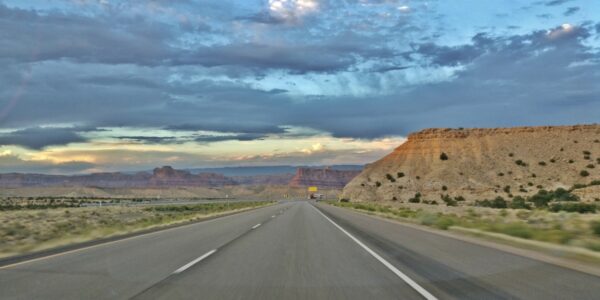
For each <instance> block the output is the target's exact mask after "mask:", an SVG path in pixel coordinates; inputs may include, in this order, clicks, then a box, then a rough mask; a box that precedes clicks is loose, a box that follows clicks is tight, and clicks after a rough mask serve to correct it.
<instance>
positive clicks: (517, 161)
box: [515, 159, 527, 167]
mask: <svg viewBox="0 0 600 300" xmlns="http://www.w3.org/2000/svg"><path fill="white" fill-rule="evenodd" d="M515 164H517V166H521V167H526V166H527V163H526V162H524V161H523V160H521V159H517V160H515Z"/></svg>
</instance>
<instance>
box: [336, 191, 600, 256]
mask: <svg viewBox="0 0 600 300" xmlns="http://www.w3.org/2000/svg"><path fill="white" fill-rule="evenodd" d="M513 201H514V200H513ZM494 202H500V201H499V200H498V199H495V200H493V201H492V203H494ZM518 202H519V203H521V204H519V205H527V202H525V201H524V200H518ZM329 204H331V205H335V206H338V207H346V208H351V209H356V210H360V211H364V212H367V213H372V214H377V215H381V216H384V217H387V218H392V219H398V220H402V221H406V222H410V223H416V224H421V225H425V226H430V227H434V228H438V229H442V230H447V229H449V228H451V227H458V228H468V229H476V230H479V231H483V232H491V233H500V234H505V235H509V236H513V237H518V238H523V239H528V240H535V241H541V242H548V243H553V244H559V245H568V246H574V247H580V248H586V249H589V250H593V251H599V252H600V221H599V220H598V218H597V215H592V214H580V213H572V212H567V211H564V210H567V209H558V210H555V209H550V211H548V210H546V209H520V208H519V209H506V207H505V208H503V209H489V208H483V207H471V208H465V207H462V208H458V207H456V208H455V207H452V208H450V207H448V208H438V210H437V211H435V210H433V209H427V208H418V209H415V208H412V207H405V206H402V205H401V204H397V203H390V204H378V203H364V202H348V201H343V202H329ZM505 204H506V205H511V204H508V203H504V204H495V205H497V206H498V207H503V206H504V205H505ZM561 205H567V204H561ZM431 208H434V207H431ZM563 208H564V207H563ZM559 210H561V211H559ZM554 211H559V212H554Z"/></svg>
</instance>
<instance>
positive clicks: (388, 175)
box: [385, 173, 396, 182]
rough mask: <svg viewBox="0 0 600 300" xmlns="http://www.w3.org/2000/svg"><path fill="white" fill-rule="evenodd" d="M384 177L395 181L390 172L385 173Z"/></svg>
mask: <svg viewBox="0 0 600 300" xmlns="http://www.w3.org/2000/svg"><path fill="white" fill-rule="evenodd" d="M385 178H387V180H389V181H390V182H396V179H395V178H394V176H392V174H389V173H388V174H385Z"/></svg>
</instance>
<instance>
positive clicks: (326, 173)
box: [290, 168, 360, 188]
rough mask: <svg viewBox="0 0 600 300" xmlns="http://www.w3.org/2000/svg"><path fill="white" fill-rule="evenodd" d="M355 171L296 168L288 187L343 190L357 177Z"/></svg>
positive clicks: (357, 172)
mask: <svg viewBox="0 0 600 300" xmlns="http://www.w3.org/2000/svg"><path fill="white" fill-rule="evenodd" d="M359 173H360V171H356V170H333V169H330V168H324V169H314V168H298V169H297V170H296V175H295V176H294V177H293V178H292V180H291V181H290V186H293V187H302V186H304V187H305V186H317V187H321V188H343V187H344V186H345V185H346V184H347V183H348V182H350V180H352V178H354V177H355V176H356V175H358V174H359Z"/></svg>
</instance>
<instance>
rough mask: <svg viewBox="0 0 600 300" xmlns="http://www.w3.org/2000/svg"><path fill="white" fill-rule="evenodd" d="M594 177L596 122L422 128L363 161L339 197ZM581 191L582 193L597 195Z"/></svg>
mask: <svg viewBox="0 0 600 300" xmlns="http://www.w3.org/2000/svg"><path fill="white" fill-rule="evenodd" d="M442 154H444V155H442ZM582 171H585V172H587V173H588V175H587V176H582V175H581V174H580V173H581V172H582ZM584 175H585V173H584ZM597 179H600V125H576V126H544V127H515V128H495V129H425V130H422V131H420V132H417V133H414V134H411V135H409V136H408V140H407V141H406V142H405V143H404V144H402V145H401V146H399V147H398V148H396V149H395V150H394V152H392V153H391V154H389V155H387V156H386V157H384V158H382V159H380V160H378V161H376V162H374V163H372V164H370V165H368V166H366V167H365V169H364V171H363V172H362V173H361V174H360V175H358V176H357V177H355V178H354V179H353V180H352V181H351V182H350V183H348V185H346V187H345V188H344V193H343V197H344V198H348V199H350V200H351V201H371V200H372V201H376V200H394V198H395V199H396V200H398V201H407V200H408V199H409V198H411V197H413V196H415V194H416V193H421V194H422V198H423V199H426V200H437V201H438V202H439V200H440V194H449V195H450V196H453V197H456V196H463V197H464V198H466V199H467V201H469V200H479V199H484V198H493V197H496V196H503V197H505V198H506V197H509V198H510V196H511V195H514V196H517V195H520V196H525V195H532V194H535V193H536V192H537V191H538V190H539V189H541V188H543V189H556V188H558V187H566V188H568V187H571V186H572V185H573V184H576V183H589V182H590V181H592V180H597ZM507 186H508V188H507ZM581 192H582V194H585V196H584V197H582V198H586V199H587V200H593V199H594V198H596V197H600V195H596V196H594V194H595V193H593V192H587V193H585V191H581ZM586 199H584V200H586Z"/></svg>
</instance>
